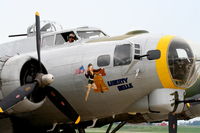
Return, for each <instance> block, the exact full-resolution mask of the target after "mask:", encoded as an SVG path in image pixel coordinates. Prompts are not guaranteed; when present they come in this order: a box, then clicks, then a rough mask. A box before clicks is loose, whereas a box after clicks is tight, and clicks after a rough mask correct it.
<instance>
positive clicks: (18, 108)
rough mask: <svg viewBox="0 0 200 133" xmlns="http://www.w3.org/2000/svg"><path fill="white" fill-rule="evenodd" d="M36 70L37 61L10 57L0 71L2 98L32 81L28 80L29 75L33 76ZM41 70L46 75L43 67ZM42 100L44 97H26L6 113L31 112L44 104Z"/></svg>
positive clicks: (28, 58) (25, 57) (20, 56)
mask: <svg viewBox="0 0 200 133" xmlns="http://www.w3.org/2000/svg"><path fill="white" fill-rule="evenodd" d="M38 70H39V68H38V62H37V60H36V59H34V58H32V57H30V56H26V55H16V56H13V57H10V58H9V59H8V60H7V61H6V62H5V63H4V64H3V66H2V71H1V85H2V86H1V89H2V94H3V97H6V96H7V95H8V94H10V93H11V92H13V91H14V90H15V89H17V88H18V87H20V86H21V85H24V84H26V83H28V82H29V83H30V82H31V81H33V80H34V79H30V76H29V73H31V74H34V73H36V72H37V71H38ZM43 70H44V73H46V70H45V69H44V67H43ZM32 99H37V100H32ZM44 100H45V96H40V98H32V97H28V98H25V99H24V100H23V101H21V102H19V103H17V104H16V105H15V106H13V107H12V108H11V109H9V110H8V112H9V113H19V112H30V111H33V110H36V109H37V108H39V107H41V105H42V104H43V103H44Z"/></svg>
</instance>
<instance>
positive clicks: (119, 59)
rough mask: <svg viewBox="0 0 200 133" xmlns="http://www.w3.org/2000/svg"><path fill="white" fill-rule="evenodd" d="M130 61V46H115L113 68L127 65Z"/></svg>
mask: <svg viewBox="0 0 200 133" xmlns="http://www.w3.org/2000/svg"><path fill="white" fill-rule="evenodd" d="M131 61H132V47H131V45H130V44H123V45H117V46H116V47H115V52H114V66H121V65H128V64H130V63H131Z"/></svg>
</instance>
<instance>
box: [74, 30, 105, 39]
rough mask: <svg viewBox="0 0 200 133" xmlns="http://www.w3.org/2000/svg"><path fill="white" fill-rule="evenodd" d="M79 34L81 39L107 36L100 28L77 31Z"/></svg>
mask: <svg viewBox="0 0 200 133" xmlns="http://www.w3.org/2000/svg"><path fill="white" fill-rule="evenodd" d="M77 33H78V36H79V37H80V38H81V39H92V38H98V37H105V36H106V35H105V34H104V33H103V32H102V31H100V30H93V31H92V30H91V31H77Z"/></svg>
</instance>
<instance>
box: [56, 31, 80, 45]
mask: <svg viewBox="0 0 200 133" xmlns="http://www.w3.org/2000/svg"><path fill="white" fill-rule="evenodd" d="M76 40H78V38H77V36H76V35H75V33H74V32H73V31H70V32H65V33H59V34H56V41H55V44H56V45H61V44H64V43H72V42H75V41H76Z"/></svg>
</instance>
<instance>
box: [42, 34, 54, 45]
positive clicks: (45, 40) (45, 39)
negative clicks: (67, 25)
mask: <svg viewBox="0 0 200 133" xmlns="http://www.w3.org/2000/svg"><path fill="white" fill-rule="evenodd" d="M53 45H54V35H51V36H45V37H43V38H42V46H47V47H48V46H53Z"/></svg>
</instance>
